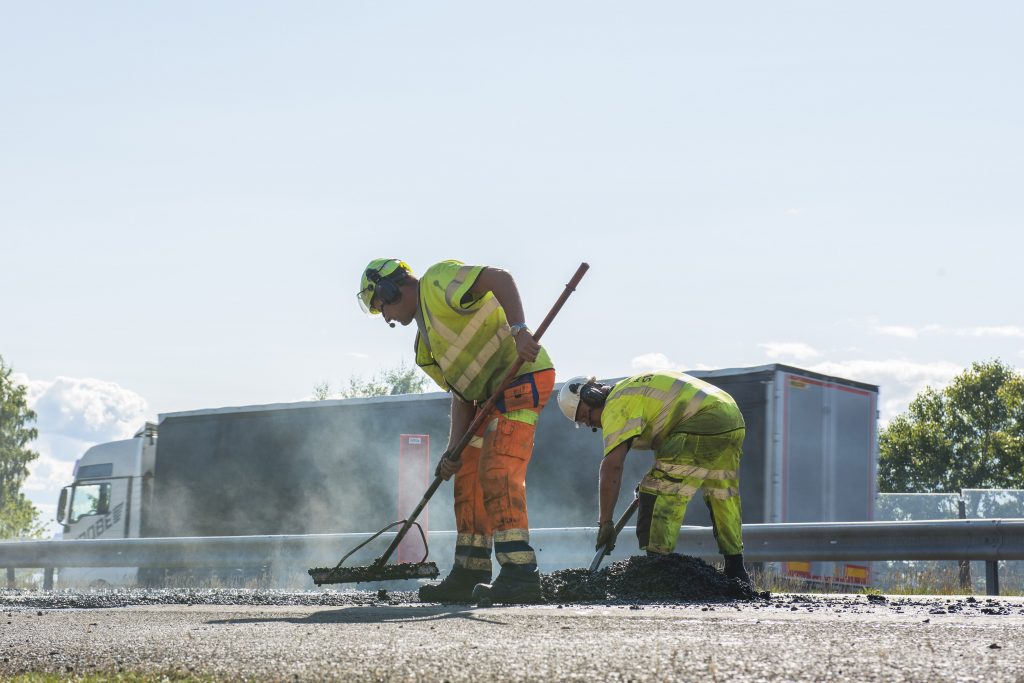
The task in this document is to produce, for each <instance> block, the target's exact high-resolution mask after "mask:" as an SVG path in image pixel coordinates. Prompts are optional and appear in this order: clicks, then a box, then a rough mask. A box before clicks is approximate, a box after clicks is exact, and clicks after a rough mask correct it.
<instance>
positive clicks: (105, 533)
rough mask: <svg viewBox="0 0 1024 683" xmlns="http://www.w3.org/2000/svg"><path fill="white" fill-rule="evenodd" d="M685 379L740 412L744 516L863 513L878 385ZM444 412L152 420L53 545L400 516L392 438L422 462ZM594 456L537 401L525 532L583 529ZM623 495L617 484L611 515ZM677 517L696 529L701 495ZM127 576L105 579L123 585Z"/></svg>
mask: <svg viewBox="0 0 1024 683" xmlns="http://www.w3.org/2000/svg"><path fill="white" fill-rule="evenodd" d="M690 374H692V375H694V376H696V377H700V378H702V379H704V380H706V381H708V382H710V383H712V384H715V385H717V386H719V387H721V388H722V389H724V390H726V391H727V392H729V393H730V394H731V395H732V396H733V397H734V398H735V399H736V401H737V403H738V405H739V407H740V409H741V410H742V412H743V415H744V418H745V420H746V424H747V435H746V441H745V443H744V454H743V458H742V461H741V465H740V491H741V496H742V505H743V514H744V522H746V523H756V522H827V521H859V520H869V519H871V517H872V511H873V505H874V494H875V479H876V476H875V473H876V463H877V449H876V441H877V439H876V422H877V402H878V388H877V387H876V386H873V385H869V384H864V383H861V382H855V381H851V380H846V379H842V378H838V377H830V376H826V375H822V374H819V373H814V372H810V371H807V370H802V369H799V368H795V367H790V366H786V365H778V364H772V365H764V366H760V367H752V368H735V369H723V370H712V371H692V372H690ZM609 381H614V380H609ZM449 407H450V397H449V395H448V394H445V393H440V392H438V393H428V394H411V395H401V396H385V397H373V398H353V399H344V400H326V401H304V402H298V403H284V404H274V405H263V406H247V407H228V408H215V409H208V410H195V411H186V412H176V413H167V414H163V415H160V416H159V421H158V424H157V425H155V426H152V425H150V426H147V427H146V428H144V429H142V430H140V432H139V434H137V435H136V437H135V438H134V439H128V440H125V441H119V442H112V443H107V444H100V445H97V446H94V447H93V448H91V449H89V450H88V451H87V452H86V453H85V454H84V455H83V456H82V458H81V459H80V460H79V462H78V463H77V465H76V470H75V480H74V482H73V483H72V484H71V485H69V486H68V487H66V488H65V491H64V492H62V496H61V502H60V505H59V512H58V514H59V516H60V520H61V521H62V522H63V523H64V526H65V533H64V538H68V539H74V538H93V537H102V538H121V537H139V536H141V537H174V536H225V535H226V536H231V535H250V534H308V533H338V532H365V531H375V530H377V529H379V528H381V527H382V526H384V525H385V524H386V523H387V522H390V521H392V520H395V519H399V518H401V517H403V516H404V515H405V514H407V512H408V510H399V509H398V487H399V483H400V481H402V480H403V477H404V479H405V480H406V481H408V480H409V477H408V474H407V473H406V474H404V475H403V473H402V471H401V469H400V466H399V464H400V462H402V458H400V453H401V449H402V443H403V442H402V440H403V439H405V438H406V437H408V436H409V435H416V438H422V439H423V440H425V441H427V442H429V444H430V445H431V448H430V451H429V458H430V464H429V467H430V471H432V469H433V465H434V463H436V461H437V459H438V458H439V457H440V455H441V453H442V452H443V449H444V446H445V445H446V444H447V442H448V431H449ZM601 452H602V449H601V435H600V434H599V433H593V432H591V430H589V429H575V428H573V425H571V424H570V423H569V422H568V421H567V420H566V419H565V417H564V416H563V415H562V414H561V413H560V412H559V410H558V407H557V405H555V402H554V401H551V402H550V403H549V404H548V406H547V407H545V409H544V410H543V411H542V413H541V417H540V421H539V423H538V430H537V437H536V446H535V449H534V454H533V459H532V460H531V463H530V468H529V473H528V476H527V500H528V502H529V509H530V526H531V527H533V528H540V527H579V526H594V525H595V523H596V519H597V489H598V481H597V480H598V469H599V467H600V460H601ZM652 461H653V454H652V453H650V452H648V451H636V452H633V453H631V454H630V455H629V457H628V458H627V460H626V471H625V473H624V477H625V479H624V481H625V482H639V480H640V479H641V478H642V477H643V475H644V473H645V472H646V471H647V470H648V469H649V468H650V466H651V463H652ZM413 480H414V481H415V480H416V479H413ZM406 488H408V485H406ZM420 493H421V492H417V495H414V496H413V499H414V500H418V497H419V494H420ZM630 497H631V496H630V492H629V490H628V489H627V486H626V485H624V486H623V493H622V495H621V496H620V501H619V511H621V510H622V509H624V508H625V506H626V505H628V503H629V499H630ZM404 498H405V499H406V500H408V499H409V495H408V492H407V491H406V492H404ZM617 513H618V511H617ZM426 515H427V518H428V520H429V521H428V524H429V528H430V529H431V530H446V529H454V527H455V520H454V513H453V501H452V487H451V485H450V484H447V485H444V486H442V487H441V488H440V489H439V490H438V492H437V494H436V495H435V496H434V498H433V499H432V501H431V503H430V505H429V506H428V508H427V511H426ZM684 523H685V524H688V525H705V526H706V525H710V518H709V515H708V512H707V510H706V508H705V506H704V504H703V503H702V502H701V501H699V500H698V501H694V502H693V503H691V505H690V506H689V508H688V510H687V515H686V519H685V521H684ZM631 543H635V541H633V540H632V539H624V540H623V541H622V542H621V545H623V546H625V547H629V545H630V544H631ZM680 551H681V552H685V548H680ZM434 559H436V560H438V561H440V562H441V563H442V564H444V563H446V562H448V561H450V559H449V558H446V557H436V558H434ZM790 564H793V565H794V566H792V567H787V568H786V571H789V572H790V573H795V574H797V575H806V576H809V577H815V576H823V575H826V574H828V575H829V576H832V575H837V576H839V577H840V578H844V577H846V578H851V579H852V578H855V577H856V575H857V573H858V571H859V570H858V569H857V567H855V566H852V565H851V566H849V567H846V566H844V567H832V566H831V565H829V564H828V563H813V564H808V565H806V566H805V565H801V564H799V563H790ZM130 572H131V570H130V568H127V569H126V570H125V571H121V572H118V573H116V574H115V575H113V576H112V579H113V581H111V582H114V581H116V582H124V581H126V580H128V581H129V582H130ZM104 574H105V570H88V571H86V570H75V571H71V570H66V571H65V573H64V574H63V576H64V577H65V578H69V579H70V578H72V577H74V580H75V581H77V582H86V583H91V582H93V581H95V580H99V579H102V580H109V579H107V578H106V577H105V576H104ZM90 577H95V578H90ZM126 577H128V578H126ZM865 579H866V576H865Z"/></svg>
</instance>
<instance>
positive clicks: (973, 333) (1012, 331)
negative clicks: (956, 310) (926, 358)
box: [956, 325, 1024, 339]
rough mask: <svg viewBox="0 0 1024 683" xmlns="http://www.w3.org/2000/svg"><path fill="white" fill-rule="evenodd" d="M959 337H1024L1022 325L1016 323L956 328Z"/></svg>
mask: <svg viewBox="0 0 1024 683" xmlns="http://www.w3.org/2000/svg"><path fill="white" fill-rule="evenodd" d="M956 335H957V336H959V337H1003V338H1018V339H1024V327H1018V326H1016V325H991V326H987V327H986V326H982V327H961V328H958V329H957V330H956Z"/></svg>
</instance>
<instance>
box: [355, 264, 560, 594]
mask: <svg viewBox="0 0 1024 683" xmlns="http://www.w3.org/2000/svg"><path fill="white" fill-rule="evenodd" d="M357 298H358V299H359V303H360V305H361V306H362V307H363V310H364V311H366V312H367V313H370V314H372V315H382V316H383V317H384V320H385V321H386V322H388V324H390V325H391V326H392V327H394V324H395V323H398V324H400V325H402V326H406V325H409V324H410V323H413V322H415V323H416V327H417V331H418V333H417V335H416V342H415V350H416V364H417V365H418V366H419V367H421V368H422V369H423V370H424V372H426V373H427V374H428V375H429V376H430V377H431V378H432V379H433V380H434V381H435V382H437V384H438V386H440V387H441V388H442V389H444V390H446V391H448V392H450V393H451V395H452V403H451V434H450V436H449V442H448V449H449V450H451V448H453V447H454V445H455V444H456V443H458V441H459V440H460V439H461V438H462V436H463V435H464V434H465V432H466V430H467V429H468V427H469V425H470V423H471V422H472V421H473V419H474V417H475V416H476V411H477V409H478V406H480V405H482V404H483V403H485V402H486V401H487V399H489V398H490V397H491V395H492V394H493V393H494V392H495V391H496V390H497V388H498V385H499V384H500V383H501V381H502V380H503V379H504V377H505V375H506V374H507V372H508V369H509V368H510V367H511V366H512V364H513V363H514V362H515V360H516V358H517V356H518V357H519V358H521V359H523V361H524V363H523V365H522V367H521V369H520V371H519V374H518V376H517V377H516V378H515V379H514V380H513V381H512V382H511V383H510V385H509V387H508V388H507V389H506V390H505V391H504V393H503V395H502V396H501V397H500V399H499V401H498V403H497V406H496V409H497V410H496V412H495V413H494V414H493V417H492V418H491V419H488V420H486V421H485V422H484V424H483V425H482V426H481V427H480V429H479V431H477V432H476V433H475V434H474V435H473V437H472V440H471V441H470V442H469V445H467V446H466V448H465V449H464V450H463V451H462V456H461V459H460V460H459V461H453V460H451V459H450V458H447V457H445V458H442V459H441V461H440V463H439V464H438V467H437V471H436V474H438V475H439V476H442V477H444V478H445V479H448V478H450V477H451V476H452V475H454V476H455V523H456V526H457V530H458V536H457V539H456V544H455V563H454V566H453V568H452V571H451V573H450V574H449V575H448V576H447V577H445V579H444V580H443V581H441V582H440V583H439V584H437V585H428V586H423V587H422V588H420V599H421V600H423V601H430V602H444V601H448V602H468V601H470V600H472V599H474V588H477V586H479V588H477V595H478V596H480V597H487V598H489V599H490V600H491V601H492V602H504V603H529V602H538V601H540V600H541V590H540V574H539V573H538V572H537V557H536V555H535V554H534V550H533V548H532V547H531V546H530V531H529V529H530V524H529V518H528V515H527V510H526V468H527V465H529V462H530V456H531V454H532V452H533V440H534V432H535V429H536V425H537V419H538V417H539V415H540V411H541V409H542V408H543V407H544V405H545V404H546V403H547V401H548V398H549V397H550V396H551V391H552V388H553V386H554V381H555V370H554V366H553V365H552V363H551V359H550V357H549V356H548V354H547V351H545V350H544V348H543V347H542V346H541V345H540V344H538V343H537V341H536V340H535V339H534V338H533V334H532V333H531V332H530V329H529V328H528V327H527V325H526V317H525V314H524V313H523V306H522V302H521V301H520V297H519V291H518V289H517V287H516V284H515V280H514V279H513V278H512V276H511V275H510V274H509V273H508V272H506V271H504V270H501V269H498V268H489V267H484V266H469V265H465V264H463V263H461V262H459V261H442V262H440V263H437V264H434V265H433V266H431V267H430V268H428V269H427V270H426V271H425V272H424V273H423V275H422V276H421V277H419V278H417V277H416V276H415V275H414V274H413V272H412V269H411V268H410V267H409V265H408V264H406V263H405V262H403V261H399V260H397V259H375V260H373V261H371V262H370V263H369V264H368V265H367V267H366V269H365V270H364V271H363V273H362V276H361V279H360V284H359V292H358V294H357ZM492 545H493V549H494V554H495V556H496V557H497V560H498V564H499V565H500V566H501V571H500V572H499V574H498V576H497V578H496V579H495V581H494V582H493V584H492V583H490V581H491V548H492Z"/></svg>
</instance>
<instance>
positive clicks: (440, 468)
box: [434, 452, 462, 481]
mask: <svg viewBox="0 0 1024 683" xmlns="http://www.w3.org/2000/svg"><path fill="white" fill-rule="evenodd" d="M461 465H462V460H453V459H452V458H451V456H450V455H449V454H448V453H447V452H445V454H444V455H442V456H441V461H440V462H439V463H437V469H435V470H434V476H435V477H441V478H442V479H444V480H445V481H448V480H449V479H451V478H452V475H453V474H455V473H456V472H458V471H459V467H460V466H461Z"/></svg>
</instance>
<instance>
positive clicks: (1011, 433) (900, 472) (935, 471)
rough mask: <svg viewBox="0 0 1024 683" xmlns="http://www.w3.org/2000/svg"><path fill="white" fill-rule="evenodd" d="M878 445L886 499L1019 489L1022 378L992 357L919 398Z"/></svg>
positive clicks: (1022, 473)
mask: <svg viewBox="0 0 1024 683" xmlns="http://www.w3.org/2000/svg"><path fill="white" fill-rule="evenodd" d="M878 447H879V463H878V478H879V488H880V490H881V491H882V492H885V493H959V492H960V490H961V489H969V488H1024V375H1021V374H1020V373H1018V372H1016V371H1015V370H1014V369H1013V368H1012V367H1011V366H1009V365H1007V364H1005V363H1003V362H1001V361H999V360H998V359H997V360H994V361H989V362H983V363H974V364H972V365H971V367H970V369H968V370H965V371H964V372H963V373H961V374H960V375H958V376H957V377H955V378H954V379H953V381H952V382H951V383H950V384H949V386H947V387H946V388H944V389H942V390H935V389H933V388H931V387H928V388H926V389H924V391H922V392H921V393H919V394H918V395H917V396H916V397H915V398H914V400H913V401H911V403H910V407H909V408H908V410H907V412H906V413H904V414H902V415H899V416H897V417H896V418H895V419H894V420H893V421H892V422H890V423H889V425H888V426H887V427H886V428H885V429H883V430H882V432H881V434H880V435H879V437H878Z"/></svg>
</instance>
